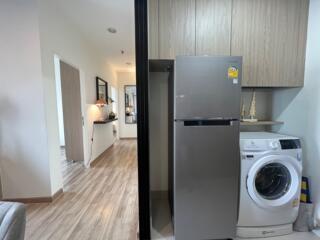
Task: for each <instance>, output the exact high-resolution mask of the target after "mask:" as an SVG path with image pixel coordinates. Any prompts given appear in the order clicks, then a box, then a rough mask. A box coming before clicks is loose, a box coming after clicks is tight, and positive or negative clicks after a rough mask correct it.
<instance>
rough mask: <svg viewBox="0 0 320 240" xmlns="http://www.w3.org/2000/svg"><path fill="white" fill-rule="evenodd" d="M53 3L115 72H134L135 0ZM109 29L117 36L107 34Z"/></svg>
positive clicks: (69, 0)
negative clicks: (115, 30)
mask: <svg viewBox="0 0 320 240" xmlns="http://www.w3.org/2000/svg"><path fill="white" fill-rule="evenodd" d="M56 3H57V4H58V8H59V10H60V11H61V12H62V14H63V15H64V16H65V17H66V18H68V19H69V20H70V21H71V22H72V23H73V24H74V25H75V26H76V27H77V28H78V29H79V30H80V31H81V32H82V34H84V35H85V36H86V37H87V38H88V40H89V41H90V42H92V43H93V44H94V45H95V46H96V47H97V48H98V49H99V51H101V52H102V53H103V54H104V55H105V56H106V58H107V60H108V62H109V63H110V64H111V65H112V66H113V67H114V69H115V70H116V71H130V70H131V71H132V69H134V67H135V47H134V0H67V1H66V0H56ZM109 27H112V28H115V29H117V33H115V34H112V33H109V32H108V30H107V29H108V28H109ZM121 50H123V51H124V54H121ZM127 63H131V65H127Z"/></svg>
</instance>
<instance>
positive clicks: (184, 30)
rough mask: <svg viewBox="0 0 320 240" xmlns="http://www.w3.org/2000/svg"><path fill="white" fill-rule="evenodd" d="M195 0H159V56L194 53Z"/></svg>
mask: <svg viewBox="0 0 320 240" xmlns="http://www.w3.org/2000/svg"><path fill="white" fill-rule="evenodd" d="M195 17H196V13H195V0H160V1H159V58H160V59H174V58H175V57H176V56H177V55H195V29H196V26H195Z"/></svg>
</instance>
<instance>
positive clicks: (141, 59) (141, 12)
mask: <svg viewBox="0 0 320 240" xmlns="http://www.w3.org/2000/svg"><path fill="white" fill-rule="evenodd" d="M134 11H135V49H136V82H137V83H136V85H137V111H138V114H137V130H138V191H139V193H138V196H139V238H140V239H143V240H147V239H151V233H150V227H151V225H150V171H149V110H148V75H149V68H148V6H147V0H135V1H134Z"/></svg>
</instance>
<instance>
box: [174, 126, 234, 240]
mask: <svg viewBox="0 0 320 240" xmlns="http://www.w3.org/2000/svg"><path fill="white" fill-rule="evenodd" d="M174 154H175V159H174V161H175V162H174V164H175V166H174V194H175V198H174V229H175V239H176V240H200V239H228V238H231V239H232V238H234V237H235V236H236V224H237V218H238V196H239V176H240V150H239V121H232V120H231V121H229V120H217V121H210V120H207V121H196V120H195V121H176V122H175V153H174Z"/></svg>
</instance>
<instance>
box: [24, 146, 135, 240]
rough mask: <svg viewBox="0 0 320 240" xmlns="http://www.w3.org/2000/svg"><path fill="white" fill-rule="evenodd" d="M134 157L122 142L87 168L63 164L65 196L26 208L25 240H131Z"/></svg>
mask: <svg viewBox="0 0 320 240" xmlns="http://www.w3.org/2000/svg"><path fill="white" fill-rule="evenodd" d="M136 152H137V147H136V141H135V140H121V141H118V142H117V143H115V145H114V146H113V147H111V148H110V149H109V150H108V151H107V152H106V153H105V154H104V155H103V156H102V158H101V159H100V160H99V161H98V162H97V163H96V164H95V166H94V167H92V168H90V169H86V168H84V167H83V166H82V165H81V164H79V163H66V162H65V164H63V166H62V167H63V175H64V194H63V195H62V196H61V197H59V198H58V199H56V200H55V201H54V202H53V203H41V204H29V205H28V206H27V228H26V240H31V239H32V240H38V239H39V240H40V239H41V240H46V239H56V240H63V239H77V240H86V239H88V240H89V239H90V240H95V239H101V240H131V239H136V232H137V227H138V184H137V178H138V177H137V154H136Z"/></svg>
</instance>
